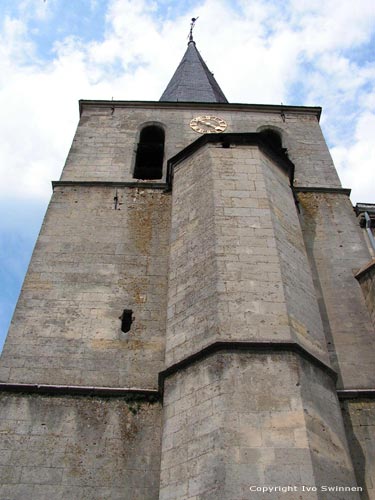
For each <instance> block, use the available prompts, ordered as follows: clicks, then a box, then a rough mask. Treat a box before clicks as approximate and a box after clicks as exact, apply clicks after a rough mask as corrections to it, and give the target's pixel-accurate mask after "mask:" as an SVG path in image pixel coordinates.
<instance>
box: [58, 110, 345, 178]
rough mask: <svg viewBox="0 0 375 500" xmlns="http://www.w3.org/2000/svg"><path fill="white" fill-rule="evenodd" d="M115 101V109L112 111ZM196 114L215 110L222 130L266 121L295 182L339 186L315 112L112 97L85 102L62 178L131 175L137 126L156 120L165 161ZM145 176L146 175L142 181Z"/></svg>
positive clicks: (188, 134) (185, 138) (183, 141)
mask: <svg viewBox="0 0 375 500" xmlns="http://www.w3.org/2000/svg"><path fill="white" fill-rule="evenodd" d="M113 106H114V111H113ZM199 115H217V116H220V117H221V118H223V119H224V120H226V122H227V123H228V128H227V130H226V132H258V131H259V130H260V129H261V128H264V127H267V126H270V127H273V128H275V129H276V130H278V131H279V132H280V133H281V135H282V137H283V146H284V147H286V148H288V154H289V156H290V158H291V160H292V161H293V162H294V163H295V165H296V178H297V181H296V185H299V186H322V185H325V186H331V187H339V186H340V181H339V178H338V176H337V173H336V170H335V168H334V166H333V162H332V158H331V156H330V154H329V151H328V148H327V145H326V143H325V141H324V138H323V135H322V132H321V130H320V126H319V123H318V121H317V118H316V116H315V115H314V114H309V113H307V112H304V111H303V109H301V111H300V112H294V113H292V112H288V111H287V110H285V113H284V119H283V117H282V116H281V114H280V113H279V112H278V111H274V112H273V111H271V110H269V111H267V112H264V111H261V110H256V109H254V108H251V107H245V106H244V107H243V108H241V109H233V108H231V106H230V105H225V104H222V105H220V104H218V105H217V108H215V109H212V108H205V107H204V106H203V105H202V106H196V105H194V106H193V105H192V106H190V107H188V108H186V106H183V105H178V104H177V103H176V107H171V106H168V107H165V106H163V104H161V103H154V104H150V105H149V106H147V104H146V103H142V104H141V105H139V106H135V105H134V104H133V105H132V104H130V103H129V104H126V105H123V106H122V107H121V106H120V105H119V106H117V105H116V102H112V101H111V102H108V105H107V106H100V107H99V106H95V105H93V104H91V105H84V106H83V112H82V115H81V118H80V122H79V126H78V129H77V132H76V135H75V137H74V140H73V144H72V147H71V150H70V152H69V155H68V157H67V160H66V164H65V167H64V171H63V174H62V180H86V181H93V180H97V181H133V180H134V179H133V175H132V172H133V168H134V162H135V153H136V149H137V143H138V139H139V132H140V129H141V128H142V126H144V125H146V124H151V123H159V124H161V125H162V126H163V127H164V129H165V137H166V140H165V163H166V161H167V160H168V159H169V158H171V157H172V156H174V155H175V154H177V153H178V152H179V151H181V149H183V148H184V147H185V146H187V145H188V144H190V143H192V142H193V141H194V140H196V139H197V138H198V137H199V136H200V134H198V133H196V132H194V131H193V130H192V129H191V128H190V126H189V123H190V121H191V120H192V119H193V118H195V117H196V116H199ZM146 182H147V181H146Z"/></svg>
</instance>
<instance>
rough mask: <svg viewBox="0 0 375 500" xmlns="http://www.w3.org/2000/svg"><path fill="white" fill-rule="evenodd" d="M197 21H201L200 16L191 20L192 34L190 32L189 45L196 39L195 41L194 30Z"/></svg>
mask: <svg viewBox="0 0 375 500" xmlns="http://www.w3.org/2000/svg"><path fill="white" fill-rule="evenodd" d="M197 19H199V16H198V17H193V18H192V19H191V23H190V32H189V43H190V42H194V39H193V29H194V26H195V23H196V21H197Z"/></svg>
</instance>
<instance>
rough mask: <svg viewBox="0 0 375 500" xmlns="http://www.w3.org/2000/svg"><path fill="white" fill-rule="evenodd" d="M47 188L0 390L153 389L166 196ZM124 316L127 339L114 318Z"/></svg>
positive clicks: (158, 355) (160, 353) (159, 358)
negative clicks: (11, 386) (129, 313)
mask: <svg viewBox="0 0 375 500" xmlns="http://www.w3.org/2000/svg"><path fill="white" fill-rule="evenodd" d="M115 195H116V190H115V189H114V188H110V187H100V188H94V187H82V186H75V187H71V186H68V187H66V186H65V187H56V188H55V192H54V194H53V197H52V200H51V203H50V206H49V209H48V212H47V215H46V218H45V220H44V223H43V227H42V230H41V233H40V236H39V239H38V242H37V244H36V247H35V250H34V254H33V257H32V260H31V263H30V267H29V271H28V274H27V276H26V279H25V282H24V285H23V288H22V292H21V295H20V298H19V301H18V305H17V309H16V312H15V315H14V317H13V321H12V324H11V328H10V332H9V335H8V338H7V340H6V343H5V346H4V351H3V355H2V364H1V375H2V381H7V382H19V383H39V384H50V383H52V384H70V385H86V386H88V385H94V386H113V387H139V388H156V387H157V376H158V372H159V371H160V370H161V369H162V368H163V366H164V363H163V362H164V338H165V317H166V312H165V311H166V285H167V252H168V243H169V210H170V209H169V201H170V196H169V195H168V194H165V193H163V192H162V191H160V190H159V191H156V190H151V189H142V190H140V189H129V188H122V189H117V195H118V209H116V210H115V209H114V197H115ZM124 309H130V310H133V317H134V321H133V323H132V325H131V328H130V331H129V332H127V333H124V332H122V331H121V320H120V316H121V315H122V313H123V310H124Z"/></svg>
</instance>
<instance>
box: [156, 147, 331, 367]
mask: <svg viewBox="0 0 375 500" xmlns="http://www.w3.org/2000/svg"><path fill="white" fill-rule="evenodd" d="M211 193H212V194H211ZM171 227H172V240H171V249H170V251H171V255H170V261H169V269H170V276H169V298H168V308H169V309H168V322H167V325H168V326H167V341H166V364H167V366H168V365H169V364H171V363H174V362H176V361H179V360H181V359H183V358H184V357H185V356H187V355H189V354H193V353H194V352H196V351H199V349H201V348H203V347H205V346H207V345H209V344H210V343H212V342H215V341H217V340H221V341H222V340H232V341H233V340H235V341H263V342H264V341H268V342H280V341H297V342H298V343H300V344H301V345H303V346H304V347H305V348H306V349H308V350H309V351H310V352H312V353H314V354H315V355H317V356H318V357H319V358H321V359H323V360H325V361H326V362H328V355H327V352H326V345H325V338H324V333H323V329H322V324H321V320H320V316H319V309H318V307H317V303H316V299H315V297H314V288H313V282H312V278H311V274H310V269H309V266H308V261H307V257H306V253H305V249H304V244H303V237H302V233H301V229H300V225H299V221H298V217H297V212H296V208H295V204H294V199H293V195H292V191H291V189H290V186H289V180H288V177H287V175H286V174H285V173H284V172H282V171H281V170H280V167H278V166H277V165H275V164H274V163H272V162H271V161H270V160H268V159H267V158H266V157H265V156H264V155H263V154H261V153H260V152H259V150H258V148H257V147H255V146H253V147H234V148H222V147H221V146H219V147H215V146H211V145H210V146H207V147H204V148H203V149H202V150H201V151H199V152H197V153H196V154H194V155H193V156H192V157H191V158H188V159H187V160H186V161H185V162H183V163H181V164H180V165H178V167H177V168H176V169H175V173H174V189H173V200H172V225H171Z"/></svg>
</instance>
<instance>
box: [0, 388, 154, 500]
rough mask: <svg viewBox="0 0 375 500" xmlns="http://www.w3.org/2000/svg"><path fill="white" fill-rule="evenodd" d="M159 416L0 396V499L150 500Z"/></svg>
mask: <svg viewBox="0 0 375 500" xmlns="http://www.w3.org/2000/svg"><path fill="white" fill-rule="evenodd" d="M160 409H161V408H160V405H159V403H154V404H149V403H131V402H126V401H124V400H123V399H121V398H118V399H117V398H116V399H111V400H108V399H101V398H81V397H46V396H36V395H33V396H32V395H29V396H26V395H21V394H18V395H10V394H6V393H2V394H0V416H1V420H0V498H1V499H2V500H25V499H26V498H27V499H30V500H73V499H74V500H104V499H112V500H124V499H132V500H146V499H147V500H157V498H158V494H159V467H160V464H159V461H160V449H159V448H160V425H161V422H160V417H161V414H160Z"/></svg>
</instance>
